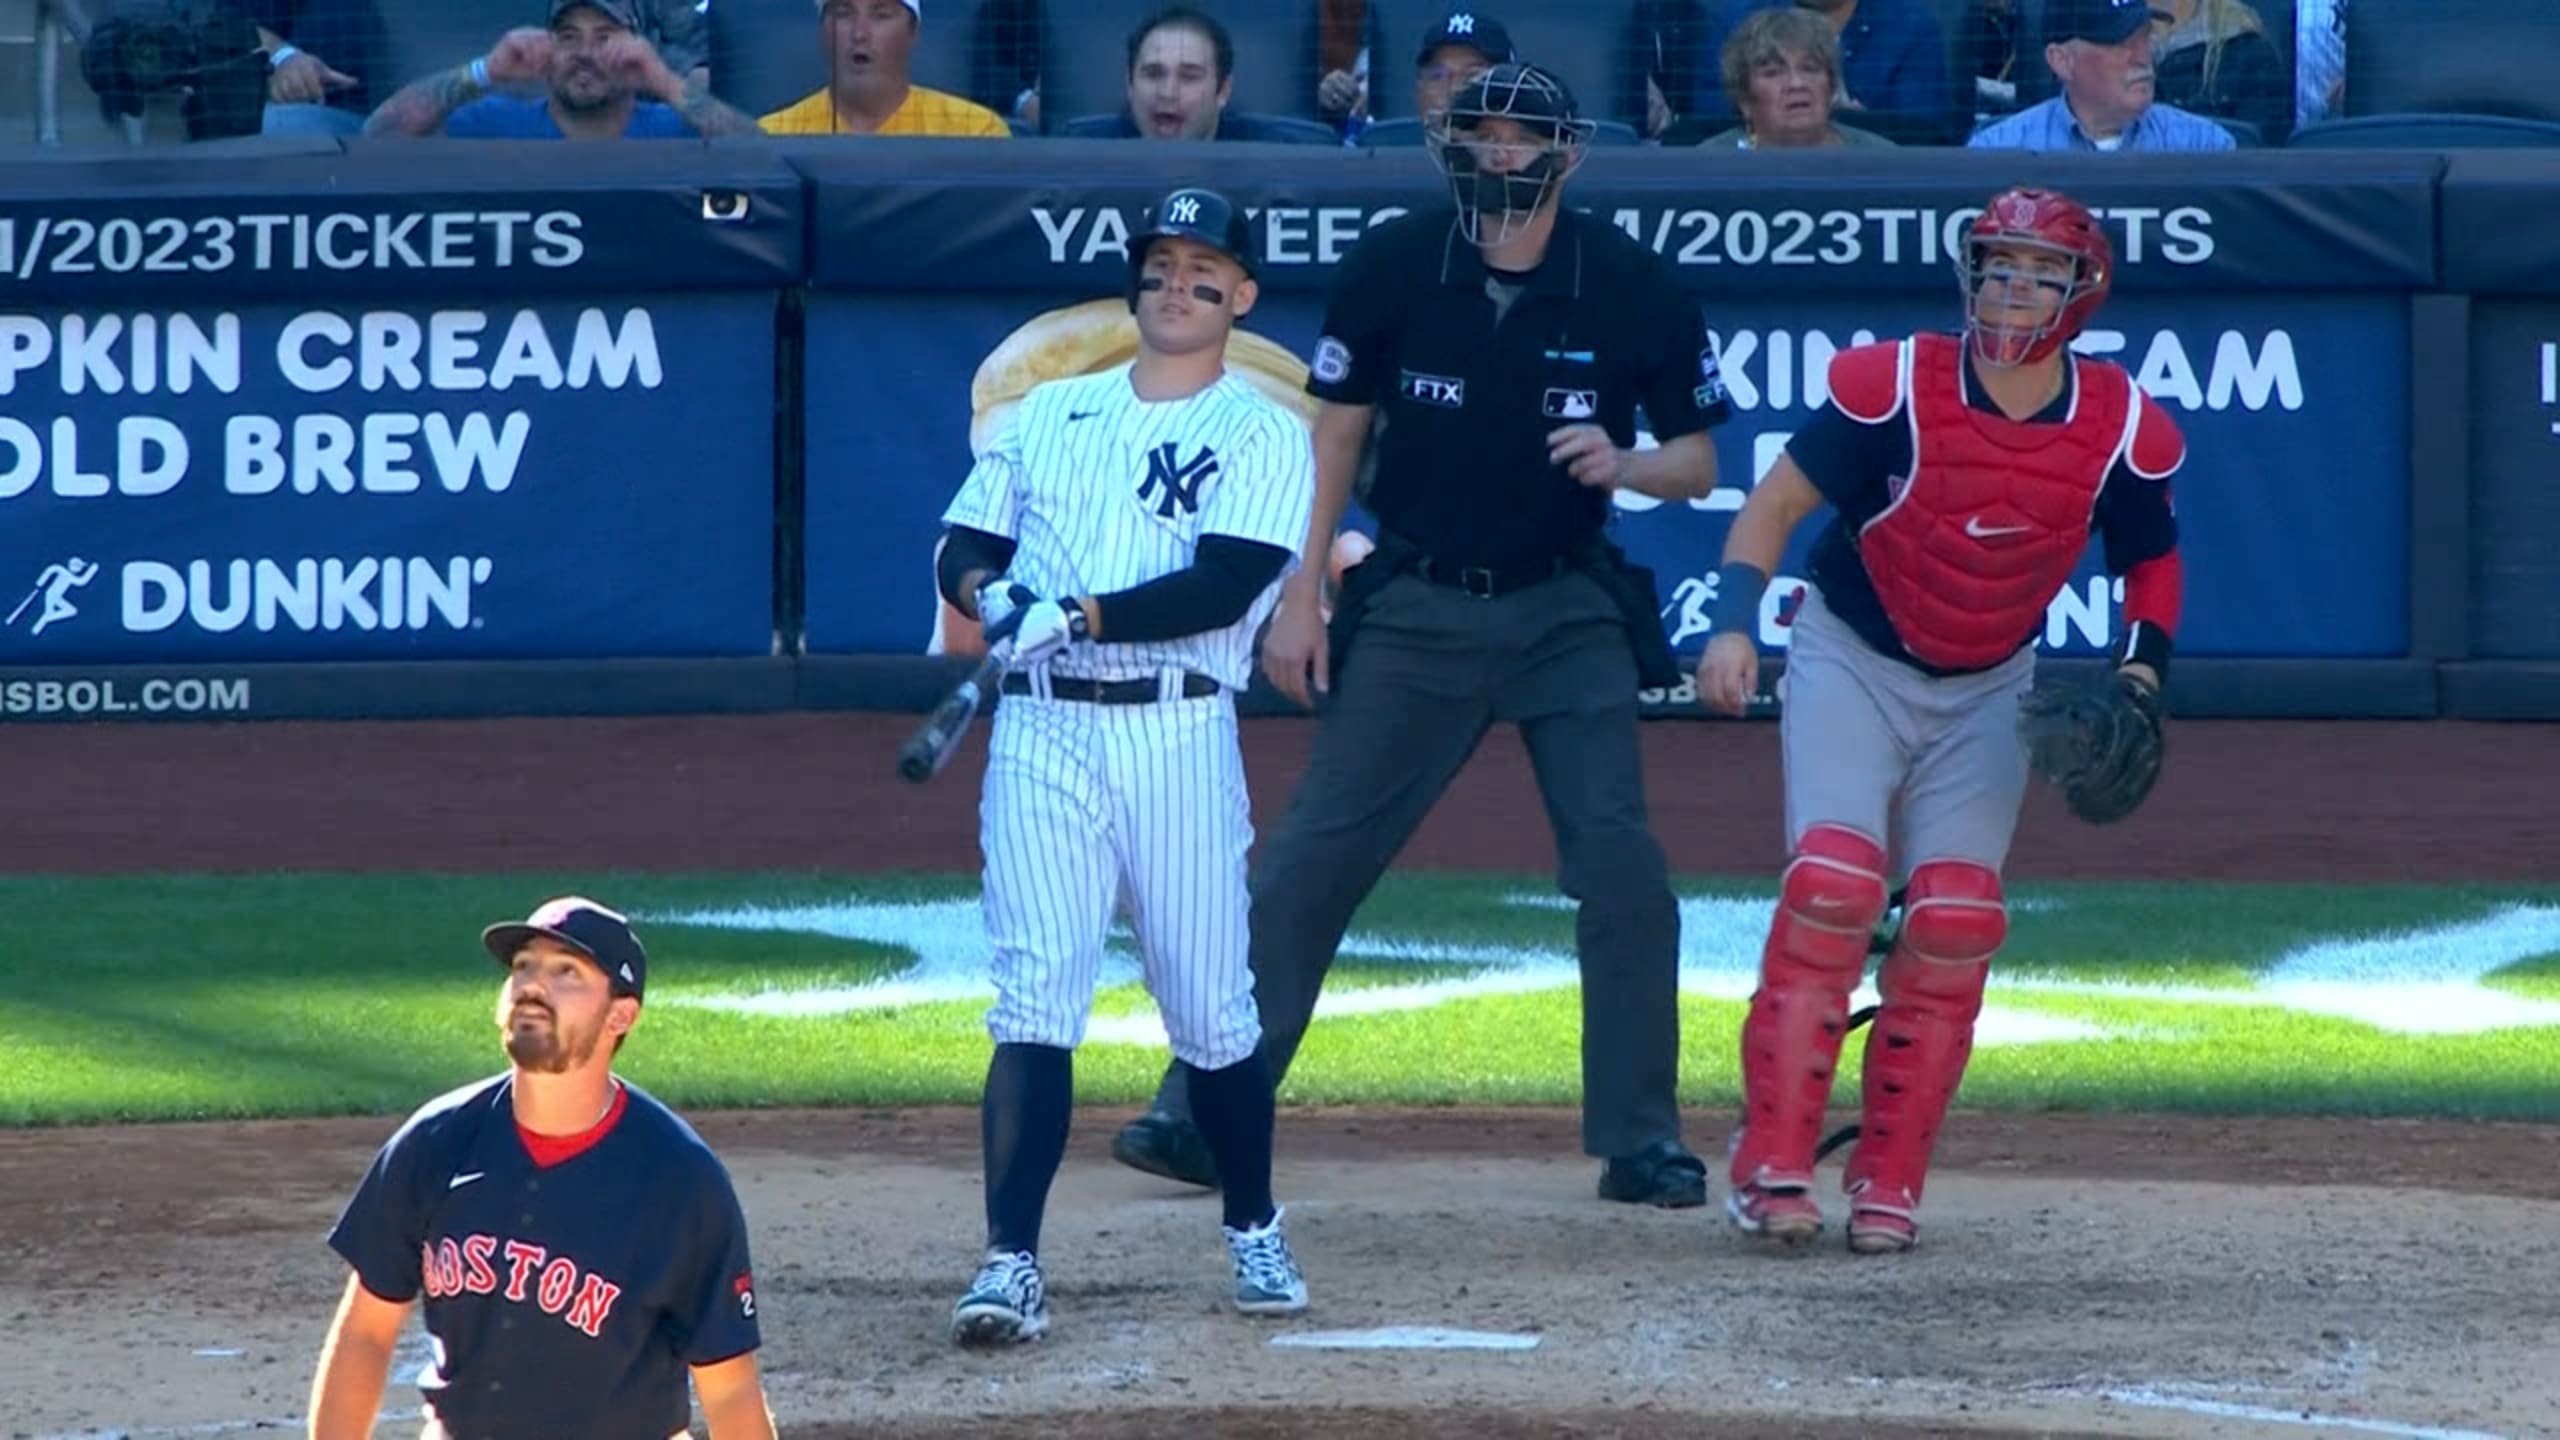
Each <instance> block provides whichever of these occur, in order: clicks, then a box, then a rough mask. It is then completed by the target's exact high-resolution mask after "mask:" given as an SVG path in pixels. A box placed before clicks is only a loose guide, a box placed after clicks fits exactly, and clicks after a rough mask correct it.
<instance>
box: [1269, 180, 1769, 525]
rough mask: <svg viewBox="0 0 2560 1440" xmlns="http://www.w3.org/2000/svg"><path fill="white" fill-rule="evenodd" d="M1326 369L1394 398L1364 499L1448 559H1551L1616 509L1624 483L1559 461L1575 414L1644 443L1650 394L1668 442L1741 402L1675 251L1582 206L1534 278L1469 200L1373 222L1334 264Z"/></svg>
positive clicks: (1318, 359) (1312, 380)
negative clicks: (1479, 244) (1470, 234)
mask: <svg viewBox="0 0 2560 1440" xmlns="http://www.w3.org/2000/svg"><path fill="white" fill-rule="evenodd" d="M1310 369H1311V374H1310V376H1309V378H1308V382H1307V391H1308V393H1309V394H1312V395H1314V396H1316V397H1317V398H1318V399H1322V400H1331V401H1336V402H1339V403H1342V404H1346V405H1374V406H1376V407H1377V408H1378V412H1379V416H1380V419H1381V420H1382V421H1383V426H1382V428H1381V430H1380V431H1379V433H1378V434H1377V436H1376V439H1375V444H1376V447H1377V457H1376V458H1377V469H1376V478H1375V479H1374V480H1373V481H1372V482H1371V485H1370V489H1369V492H1368V493H1367V494H1366V495H1365V496H1364V497H1362V498H1363V503H1364V504H1366V505H1367V507H1368V509H1369V513H1370V514H1372V515H1374V516H1376V517H1377V520H1378V523H1379V525H1380V526H1381V527H1382V528H1384V529H1386V530H1389V531H1392V532H1394V533H1395V534H1396V535H1398V536H1401V537H1402V538H1403V539H1405V540H1407V541H1409V542H1411V543H1412V544H1413V545H1414V546H1415V547H1417V548H1418V549H1420V550H1421V551H1422V552H1423V553H1424V554H1426V555H1428V556H1430V557H1431V559H1432V560H1433V562H1434V563H1435V565H1436V566H1440V567H1462V566H1480V567H1484V568H1487V569H1493V570H1497V571H1513V570H1518V569H1522V568H1532V567H1536V566H1538V565H1541V564H1543V563H1545V562H1547V561H1550V560H1552V559H1554V558H1555V557H1558V556H1560V555H1563V554H1565V553H1566V552H1568V551H1570V550H1572V549H1573V548H1575V547H1576V546H1577V545H1579V544H1581V543H1583V542H1584V541H1587V540H1589V539H1590V538H1591V537H1592V536H1594V535H1596V534H1598V533H1599V531H1600V529H1601V527H1602V526H1604V525H1606V524H1607V523H1608V519H1609V493H1608V492H1607V491H1605V490H1600V489H1594V488H1592V487H1590V486H1586V485H1583V484H1580V483H1579V482H1577V481H1576V480H1575V479H1574V478H1573V476H1572V474H1571V473H1570V472H1569V471H1567V470H1566V469H1565V468H1564V467H1562V466H1560V465H1556V464H1552V463H1550V462H1549V461H1548V459H1547V436H1548V434H1549V432H1551V431H1553V430H1555V429H1556V428H1557V427H1558V426H1562V425H1571V424H1577V423H1588V424H1596V425H1598V426H1600V427H1601V428H1602V429H1604V430H1606V431H1608V433H1609V438H1610V439H1611V440H1613V441H1614V442H1616V443H1617V445H1618V446H1619V447H1620V448H1621V449H1632V448H1634V446H1635V442H1636V408H1637V406H1638V405H1639V404H1641V405H1642V406H1643V409H1644V414H1645V418H1646V420H1647V422H1648V426H1647V428H1649V429H1650V430H1651V431H1652V434H1653V437H1654V439H1655V440H1657V441H1659V442H1663V443H1666V444H1667V443H1669V442H1670V441H1672V440H1675V439H1677V438H1679V437H1680V436H1683V435H1689V434H1694V433H1696V432H1698V431H1700V430H1704V429H1706V428H1707V427H1709V426H1711V425H1716V424H1720V423H1722V422H1723V421H1724V419H1725V418H1726V416H1727V415H1728V413H1729V408H1728V406H1727V403H1726V400H1725V392H1724V382H1723V379H1722V377H1721V376H1719V375H1718V374H1717V371H1716V353H1715V347H1714V346H1713V344H1712V343H1711V342H1710V341H1709V340H1708V338H1707V334H1706V327H1705V322H1704V321H1703V320H1702V319H1701V318H1700V316H1699V312H1698V306H1697V304H1696V302H1695V301H1693V300H1692V299H1690V297H1689V296H1688V295H1687V294H1686V293H1685V292H1684V291H1683V290H1682V289H1681V285H1680V279H1679V275H1678V273H1677V272H1676V271H1675V270H1674V269H1673V268H1672V266H1671V264H1670V262H1669V261H1667V260H1664V259H1663V258H1662V257H1661V256H1659V255H1657V254H1655V253H1654V252H1653V251H1652V250H1650V249H1647V248H1646V247H1645V246H1644V245H1643V244H1641V243H1639V242H1638V241H1636V240H1635V239H1633V238H1632V237H1630V236H1628V235H1627V234H1626V233H1625V232H1624V231H1621V230H1619V229H1617V228H1615V227H1614V226H1611V225H1610V224H1609V223H1608V222H1606V221H1604V220H1599V219H1595V218H1593V217H1590V216H1587V215H1583V214H1580V213H1577V212H1575V211H1572V210H1565V211H1562V212H1561V213H1559V214H1558V215H1557V217H1556V228H1555V234H1554V236H1553V237H1552V238H1551V239H1550V240H1549V241H1548V244H1547V253H1546V256H1545V258H1544V259H1543V260H1541V261H1540V263H1539V265H1538V268H1537V269H1535V270H1533V271H1531V272H1529V273H1528V274H1526V275H1518V276H1507V275H1502V274H1499V273H1497V272H1493V271H1490V270H1488V269H1487V268H1486V266H1485V263H1484V257H1483V254H1482V252H1481V251H1479V250H1478V249H1477V248H1476V247H1475V246H1474V245H1473V244H1471V243H1469V242H1468V240H1467V239H1466V238H1465V237H1464V236H1463V235H1462V234H1460V233H1459V231H1458V225H1457V212H1456V211H1455V209H1453V208H1442V209H1439V210H1436V211H1430V212H1423V213H1416V214H1411V215H1404V216H1399V217H1398V218H1396V219H1394V220H1390V221H1388V222H1387V223H1386V224H1384V225H1381V226H1379V227H1377V228H1376V229H1374V230H1372V231H1370V232H1369V233H1368V234H1367V235H1366V236H1364V237H1362V238H1361V240H1360V242H1359V244H1357V245H1356V246H1354V247H1353V248H1352V251H1351V253H1350V254H1349V255H1348V256H1347V257H1345V259H1344V262H1343V266H1342V269H1341V271H1340V272H1339V273H1338V274H1337V275H1336V276H1335V277H1334V283H1333V292H1332V295H1331V296H1330V298H1329V299H1328V301H1327V303H1326V307H1325V319H1324V334H1323V338H1322V339H1320V340H1318V341H1317V342H1316V353H1315V360H1314V363H1313V365H1312V366H1311V367H1310Z"/></svg>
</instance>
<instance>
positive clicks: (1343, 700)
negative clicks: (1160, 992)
mask: <svg viewBox="0 0 2560 1440" xmlns="http://www.w3.org/2000/svg"><path fill="white" fill-rule="evenodd" d="M1497 721H1507V722H1510V723H1512V724H1515V725H1517V726H1518V727H1519V730H1520V736H1521V739H1522V740H1523V741H1524V742H1525V743H1526V744H1527V746H1528V750H1529V761H1530V764H1531V766H1532V767H1533V769H1534V770H1535V771H1536V774H1537V779H1538V790H1539V794H1540V795H1541V797H1542V798H1543V799H1544V800H1545V803H1546V809H1547V820H1548V823H1549V824H1550V826H1552V828H1553V830H1554V832H1555V840H1556V850H1557V854H1558V858H1559V861H1560V866H1559V874H1558V876H1557V879H1558V882H1559V884H1560V885H1561V887H1562V889H1563V891H1564V893H1565V895H1566V896H1567V897H1569V898H1571V899H1573V900H1575V901H1577V902H1579V904H1578V909H1577V913H1576V916H1575V922H1574V936H1575V945H1576V948H1577V950H1578V952H1579V957H1580V960H1581V968H1582V1082H1583V1105H1582V1140H1583V1148H1584V1149H1585V1150H1586V1151H1587V1152H1588V1153H1590V1154H1593V1155H1600V1156H1615V1155H1627V1154H1632V1153H1634V1152H1636V1151H1638V1150H1641V1149H1643V1148H1645V1147H1646V1146H1648V1145H1650V1144H1652V1143H1654V1142H1656V1141H1660V1140H1677V1139H1679V1138H1680V1115H1679V1105H1678V1099H1677V1093H1676V1091H1677V1086H1678V1081H1679V1052H1680V1013H1679V950H1680V911H1679V906H1678V903H1677V902H1676V901H1675V900H1674V899H1673V897H1672V894H1671V882H1670V876H1669V873H1668V869H1667V867H1666V865H1665V862H1664V859H1663V853H1662V846H1661V845H1660V844H1659V843H1658V842H1657V841H1656V840H1655V839H1654V836H1653V833H1652V830H1651V828H1650V826H1649V824H1648V822H1647V819H1646V814H1645V795H1644V776H1643V761H1642V756H1641V752H1640V751H1639V749H1638V746H1637V737H1636V726H1637V716H1636V669H1635V657H1634V654H1633V651H1632V650H1631V649H1630V647H1629V645H1628V641H1627V633H1626V626H1625V621H1624V620H1623V619H1622V618H1621V616H1620V614H1619V611H1618V609H1617V607H1616V606H1615V605H1614V604H1612V603H1611V601H1610V599H1609V596H1608V594H1607V593H1606V592H1605V591H1603V590H1602V589H1601V588H1600V586H1599V584H1598V583H1597V582H1595V581H1593V580H1591V579H1590V578H1588V577H1586V576H1583V575H1580V574H1572V573H1568V574H1566V575H1564V576H1562V577H1560V578H1558V579H1555V580H1551V581H1548V582H1546V583H1544V584H1540V585H1534V586H1531V587H1529V588H1527V589H1524V590H1519V591H1515V592H1512V593H1510V594H1507V595H1503V596H1499V597H1497V598H1494V599H1491V600H1480V599H1477V598H1476V597H1474V596H1472V595H1469V594H1467V593H1465V592H1464V591H1460V590H1453V589H1449V588H1446V587H1443V586H1438V585H1432V584H1429V583H1427V582H1425V581H1422V580H1419V579H1416V578H1413V577H1411V576H1404V577H1399V578H1397V579H1395V580H1392V581H1389V582H1388V583H1387V584H1385V585H1383V586H1381V587H1380V588H1379V589H1378V590H1377V591H1376V593H1375V594H1373V595H1372V596H1371V597H1370V598H1369V601H1368V605H1367V609H1366V611H1365V612H1364V613H1363V615H1362V616H1361V619H1360V625H1359V634H1358V635H1357V637H1356V640H1355V643H1354V644H1353V646H1352V649H1351V654H1350V657H1349V659H1348V663H1347V664H1346V666H1345V668H1344V672H1343V674H1342V675H1341V676H1340V677H1339V678H1338V679H1337V680H1336V682H1335V685H1334V688H1333V691H1332V693H1331V695H1330V697H1329V698H1327V699H1326V700H1325V701H1324V703H1323V704H1322V706H1321V718H1320V719H1319V721H1318V728H1317V731H1316V740H1315V748H1314V754H1313V757H1312V758H1311V759H1310V761H1309V763H1308V766H1307V771H1306V774H1305V775H1304V777H1302V778H1301V779H1300V780H1299V782H1298V789H1297V793H1296V795H1295V796H1294V797H1292V799H1291V801H1290V804H1289V811H1288V814H1287V816H1286V818H1284V819H1283V820H1282V821H1281V823H1280V826H1279V828H1278V829H1277V830H1276V831H1275V832H1274V833H1272V834H1271V835H1269V836H1268V837H1266V838H1265V839H1264V840H1263V841H1262V843H1261V845H1260V846H1259V847H1258V853H1257V854H1256V856H1255V859H1254V864H1253V869H1252V876H1251V881H1250V887H1251V892H1252V952H1251V954H1252V967H1253V974H1254V998H1255V1001H1256V1002H1257V1004H1258V1006H1259V1008H1260V1011H1261V1019H1262V1035H1263V1041H1262V1043H1263V1053H1264V1054H1265V1056H1266V1057H1267V1058H1268V1060H1269V1063H1270V1066H1271V1074H1272V1080H1273V1083H1275V1084H1277V1083H1278V1081H1279V1080H1280V1078H1281V1077H1282V1076H1284V1075H1286V1074H1287V1073H1288V1069H1289V1063H1290V1061H1291V1060H1292V1059H1294V1058H1295V1057H1296V1055H1297V1051H1298V1044H1299V1042H1300V1040H1301V1039H1303V1038H1304V1037H1305V1035H1306V1031H1307V1022H1308V1020H1309V1019H1310V1018H1311V1017H1313V1015H1314V1014H1315V1007H1316V996H1317V993H1318V992H1319V991H1320V990H1321V989H1322V988H1323V986H1324V977H1325V972H1326V971H1327V970H1328V969H1329V968H1331V966H1332V964H1333V957H1334V952H1335V951H1336V950H1337V949H1338V948H1339V947H1340V946H1341V944H1342V937H1343V934H1344V932H1346V931H1347V930H1348V929H1349V928H1350V925H1351V917H1352V913H1353V912H1354V911H1355V910H1357V909H1358V908H1359V907H1360V903H1361V902H1362V901H1363V900H1365V899H1367V898H1368V895H1369V892H1370V890H1371V889H1372V888H1374V887H1375V886H1376V885H1377V883H1378V879H1379V877H1380V876H1381V875H1383V874H1384V873H1385V872H1386V868H1387V866H1388V864H1389V863H1390V862H1391V861H1393V860H1394V859H1395V857H1396V854H1397V853H1398V852H1399V851H1401V850H1402V849H1403V848H1404V845H1405V842H1406V841H1407V840H1408V839H1410V838H1411V837H1412V835H1413V832H1414V830H1415V829H1416V827H1418V826H1419V825H1420V824H1421V823H1422V819H1423V816H1424V815H1426V814H1427V813H1429V811H1430V809H1431V807H1432V806H1433V805H1434V804H1436V803H1437V802H1438V801H1439V799H1440V796H1441V795H1442V793H1443V792H1444V791H1446V790H1447V788H1448V785H1449V782H1450V780H1451V779H1452V778H1453V777H1455V776H1456V775H1457V773H1458V770H1459V768H1460V767H1461V766H1463V765H1465V764H1466V762H1467V758H1468V757H1469V756H1470V755H1472V754H1474V753H1475V749H1476V746H1477V744H1478V743H1479V742H1481V741H1482V740H1483V738H1484V735H1485V732H1486V731H1487V730H1489V729H1490V728H1492V726H1493V725H1494V723H1495V722H1497ZM1497 1058H1498V1057H1497ZM1181 1077H1182V1071H1181V1068H1180V1067H1179V1066H1176V1067H1172V1068H1170V1069H1168V1070H1167V1071H1166V1073H1165V1080H1164V1084H1163V1085H1162V1086H1161V1087H1159V1088H1158V1090H1157V1092H1156V1106H1157V1108H1159V1109H1161V1110H1164V1111H1167V1112H1169V1113H1171V1114H1174V1115H1177V1116H1183V1117H1186V1118H1187V1117H1188V1116H1189V1114H1190V1097H1189V1095H1188V1093H1187V1087H1186V1086H1185V1084H1184V1083H1183V1080H1182V1078H1181Z"/></svg>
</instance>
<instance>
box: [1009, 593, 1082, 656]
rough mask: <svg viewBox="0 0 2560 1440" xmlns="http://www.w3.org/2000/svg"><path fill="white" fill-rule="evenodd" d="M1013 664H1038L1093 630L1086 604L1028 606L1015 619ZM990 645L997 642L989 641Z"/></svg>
mask: <svg viewBox="0 0 2560 1440" xmlns="http://www.w3.org/2000/svg"><path fill="white" fill-rule="evenodd" d="M1009 633H1010V634H1011V635H1012V636H1013V663H1014V664H1016V665H1018V666H1030V665H1037V664H1039V663H1040V662H1041V661H1043V660H1046V659H1048V658H1049V657H1050V656H1052V655H1055V654H1057V653H1058V652H1059V651H1061V650H1064V649H1066V648H1067V647H1068V646H1070V645H1073V644H1074V643H1076V642H1077V641H1079V640H1082V639H1084V638H1086V636H1087V635H1088V634H1089V633H1090V625H1089V623H1088V622H1087V621H1086V619H1085V618H1084V607H1083V606H1081V605H1078V604H1075V603H1074V602H1072V601H1065V600H1038V601H1034V602H1032V603H1031V604H1030V605H1028V606H1026V607H1024V608H1023V609H1022V610H1021V611H1020V612H1019V613H1018V618H1017V619H1016V620H1015V621H1014V625H1013V628H1012V630H1011V631H1010V632H1009ZM988 643H989V644H993V643H995V642H994V641H992V640H991V641H989V642H988Z"/></svg>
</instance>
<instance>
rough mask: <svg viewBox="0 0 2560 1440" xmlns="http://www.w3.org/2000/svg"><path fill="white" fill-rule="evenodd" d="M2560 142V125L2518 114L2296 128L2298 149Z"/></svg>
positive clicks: (2394, 118)
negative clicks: (2520, 118) (2524, 117)
mask: <svg viewBox="0 0 2560 1440" xmlns="http://www.w3.org/2000/svg"><path fill="white" fill-rule="evenodd" d="M2542 145H2560V124H2555V123H2554V122H2552V121H2549V120H2519V119H2517V118H2515V117H2514V116H2512V115H2358V116H2353V117H2351V118H2348V119H2345V120H2323V121H2320V122H2318V123H2317V124H2312V125H2306V126H2303V127H2302V128H2301V129H2299V130H2296V131H2294V132H2293V138H2292V140H2291V141H2290V142H2289V143H2288V148H2290V149H2297V150H2464V149H2472V148H2475V147H2478V148H2502V149H2518V148H2527V147H2532V146H2542Z"/></svg>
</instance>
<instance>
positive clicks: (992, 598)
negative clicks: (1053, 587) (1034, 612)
mask: <svg viewBox="0 0 2560 1440" xmlns="http://www.w3.org/2000/svg"><path fill="white" fill-rule="evenodd" d="M1039 599H1040V597H1039V596H1037V595H1034V594H1032V593H1031V587H1030V586H1028V585H1025V584H1022V583H1021V582H1020V581H1016V580H1007V579H1005V578H1004V577H1002V576H998V577H996V578H995V579H993V580H990V581H988V582H987V583H986V584H984V585H981V586H979V587H978V628H979V630H980V632H981V633H982V634H984V635H985V636H986V638H987V643H988V644H990V645H993V644H994V643H996V642H997V641H998V640H1001V639H1003V638H1004V637H1005V636H1007V635H1010V634H1012V633H1013V627H1014V626H1016V625H1019V624H1021V623H1022V612H1023V611H1024V610H1026V609H1028V608H1030V607H1031V606H1032V605H1033V604H1034V603H1036V602H1037V601H1038V600H1039Z"/></svg>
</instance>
